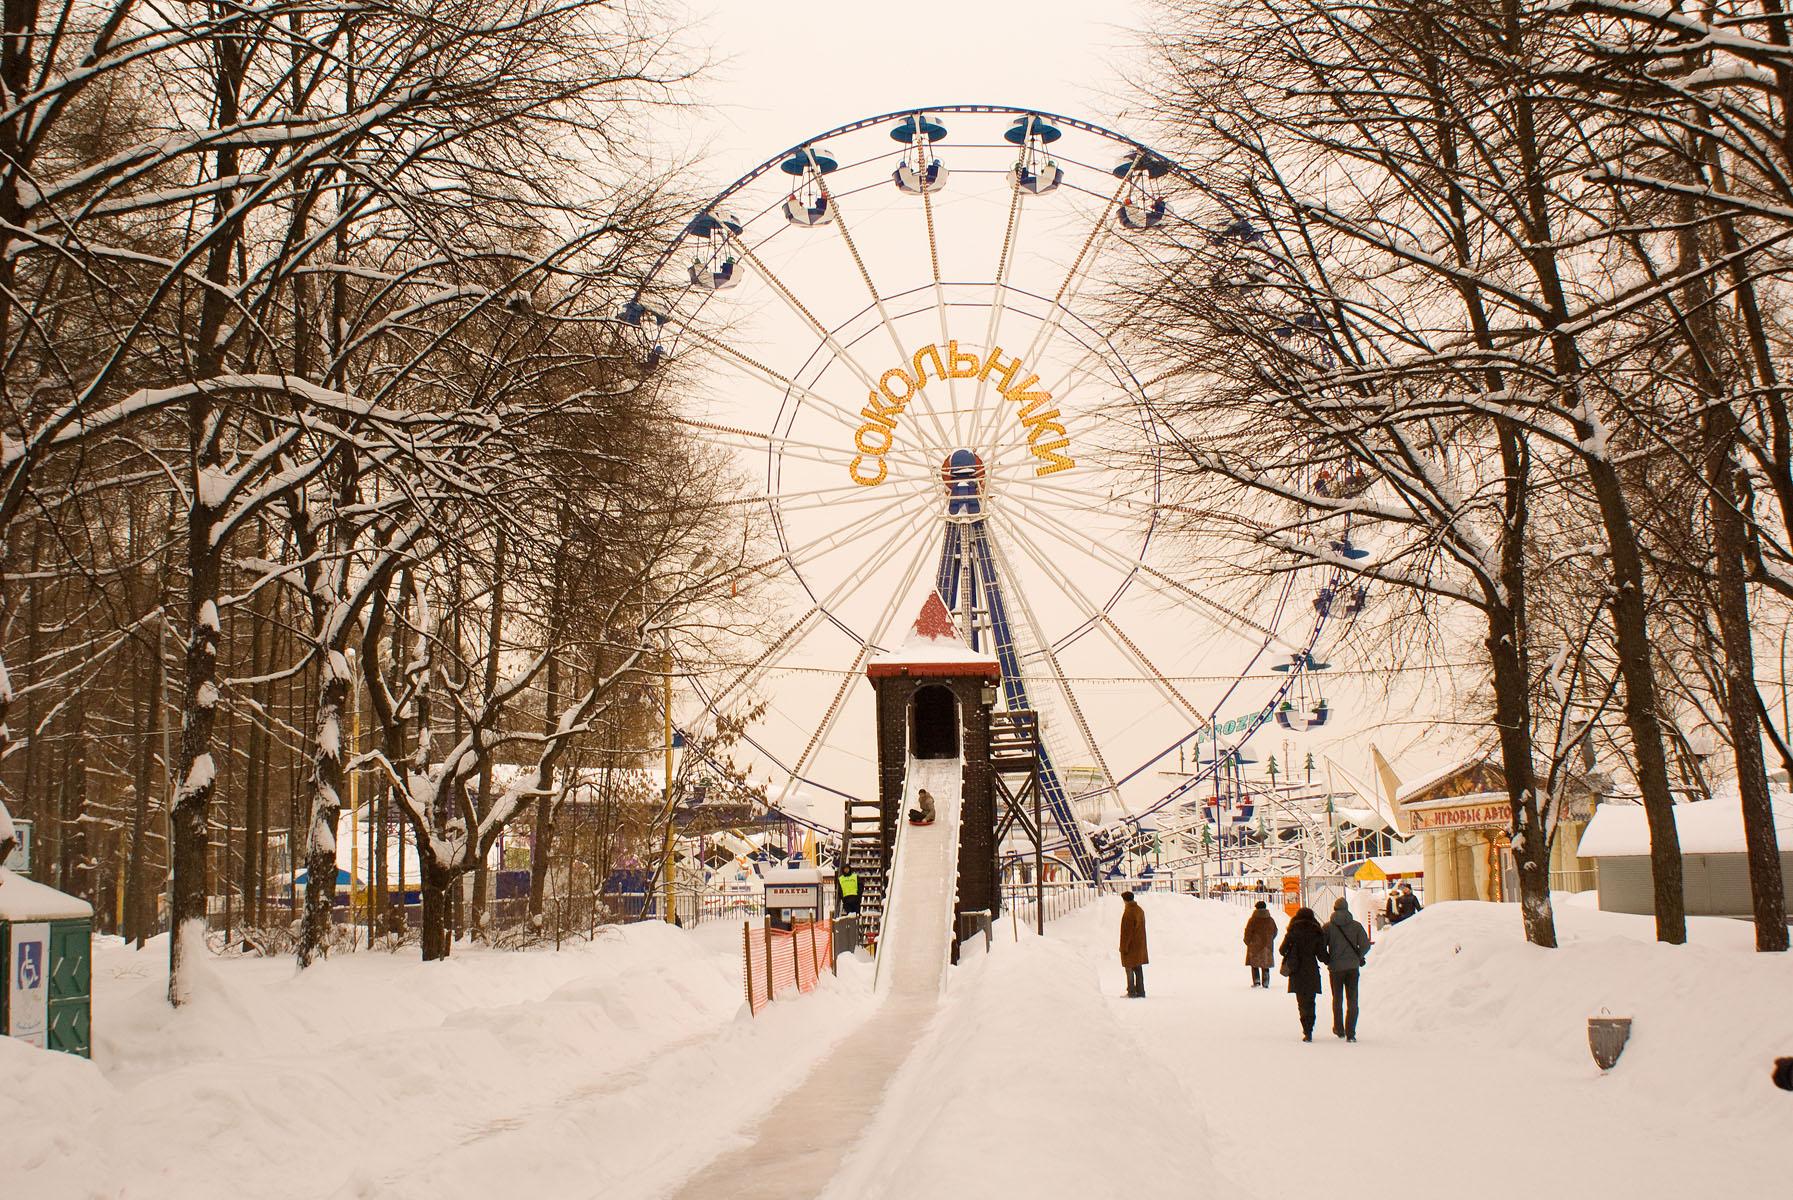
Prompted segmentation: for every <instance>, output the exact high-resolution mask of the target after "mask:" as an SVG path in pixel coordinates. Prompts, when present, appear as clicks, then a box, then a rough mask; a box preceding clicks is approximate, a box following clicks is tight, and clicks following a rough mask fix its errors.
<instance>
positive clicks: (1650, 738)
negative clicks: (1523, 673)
mask: <svg viewBox="0 0 1793 1200" xmlns="http://www.w3.org/2000/svg"><path fill="white" fill-rule="evenodd" d="M1578 432H1579V431H1578ZM1588 432H1589V433H1590V434H1591V433H1592V431H1591V430H1589V431H1588ZM1586 461H1587V466H1588V476H1589V478H1590V480H1591V482H1592V483H1593V485H1594V494H1595V497H1596V499H1597V500H1598V502H1599V505H1600V516H1601V522H1602V524H1603V525H1604V526H1605V529H1606V539H1607V546H1608V549H1609V551H1610V553H1611V558H1612V586H1613V597H1612V623H1613V633H1614V634H1615V635H1616V640H1617V643H1618V655H1619V675H1620V678H1621V679H1623V681H1624V684H1625V727H1626V729H1627V730H1629V731H1630V733H1631V748H1632V754H1633V756H1634V765H1635V767H1636V771H1637V785H1638V790H1639V791H1641V792H1642V793H1643V799H1644V818H1645V820H1646V822H1647V823H1648V825H1649V828H1650V873H1651V875H1652V877H1653V879H1654V882H1655V887H1656V894H1655V909H1656V940H1657V941H1660V942H1669V943H1671V944H1673V945H1677V946H1678V945H1680V944H1681V943H1683V942H1685V941H1686V940H1687V908H1686V899H1685V897H1684V895H1683V892H1682V878H1681V835H1680V833H1679V831H1678V830H1677V829H1676V828H1675V798H1674V793H1673V792H1672V791H1671V790H1670V787H1669V778H1668V755H1667V754H1666V753H1665V752H1664V750H1663V745H1662V721H1661V718H1660V717H1659V716H1658V713H1657V706H1658V701H1657V691H1656V667H1655V664H1654V663H1652V662H1651V661H1650V631H1649V621H1648V617H1647V615H1646V611H1645V605H1644V569H1643V558H1642V556H1641V555H1640V554H1639V552H1638V546H1637V534H1636V531H1635V530H1634V529H1633V528H1632V526H1631V513H1630V509H1629V506H1628V505H1627V504H1626V502H1625V496H1624V491H1623V485H1622V484H1621V483H1620V480H1619V473H1618V471H1617V470H1616V469H1615V468H1614V467H1613V465H1612V463H1611V462H1610V461H1608V460H1607V459H1604V458H1600V457H1597V456H1590V457H1589V458H1588V459H1587V460H1586Z"/></svg>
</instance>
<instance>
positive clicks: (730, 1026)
mask: <svg viewBox="0 0 1793 1200" xmlns="http://www.w3.org/2000/svg"><path fill="white" fill-rule="evenodd" d="M710 932H711V931H709V930H708V929H705V930H701V931H696V932H695V933H687V932H685V931H681V930H678V929H674V928H671V927H669V926H666V925H662V924H657V923H648V924H643V925H634V926H627V927H622V928H619V929H616V930H613V931H611V934H610V936H604V937H600V938H599V940H598V941H596V942H595V943H592V944H589V945H586V944H580V945H577V946H569V947H568V948H567V949H565V950H563V951H562V952H560V953H555V952H552V951H546V950H544V951H539V952H528V953H501V952H496V951H477V950H475V951H469V952H466V953H461V952H457V954H456V955H455V957H454V958H452V959H450V960H449V961H447V962H443V963H434V964H422V963H419V962H418V961H417V959H416V958H415V956H414V953H406V954H400V955H386V954H378V953H375V954H369V953H362V954H355V955H348V956H340V957H338V958H335V959H331V960H327V961H325V962H324V963H322V964H320V965H318V966H316V967H313V968H312V969H311V970H309V971H305V972H303V973H295V971H294V969H293V967H292V965H291V964H290V962H285V961H274V960H265V961H264V960H204V961H203V964H202V968H201V970H200V971H199V972H197V973H196V977H195V979H194V985H195V986H194V999H193V1002H192V1003H191V1004H190V1005H188V1006H186V1007H184V1008H182V1009H181V1010H180V1011H178V1012H176V1011H173V1010H170V1009H169V1008H168V1007H167V1006H166V1003H165V1002H164V1001H163V1000H162V993H163V990H164V988H165V986H166V966H165V964H166V961H167V960H166V943H165V941H159V942H157V943H152V944H151V946H150V947H149V948H148V949H147V950H145V951H144V952H142V953H140V954H139V953H136V952H133V951H131V950H129V949H127V948H124V947H122V946H120V945H118V944H117V943H111V944H109V945H102V946H101V947H100V949H99V951H98V952H97V954H96V964H95V965H96V969H95V978H94V987H95V1020H94V1030H95V1039H96V1042H95V1045H96V1059H95V1062H94V1063H91V1064H90V1063H85V1062H82V1061H80V1060H78V1059H73V1058H69V1057H67V1056H64V1055H55V1054H48V1053H44V1052H41V1051H35V1050H31V1049H30V1048H28V1047H23V1046H18V1045H16V1044H7V1039H3V1038H0V1079H4V1080H5V1086H4V1087H0V1128H5V1129H6V1131H7V1141H8V1154H7V1157H8V1162H7V1172H8V1175H7V1189H6V1194H8V1195H13V1194H17V1195H28V1196H46V1197H52V1196H56V1197H59V1196H71V1197H73V1196H114V1195H128V1196H130V1197H132V1198H133V1200H138V1198H150V1197H164V1196H166V1197H180V1198H182V1200H186V1198H188V1197H194V1196H226V1195H242V1196H255V1197H258V1198H261V1197H288V1196H290V1197H307V1198H313V1197H320V1196H322V1197H333V1196H345V1197H346V1196H356V1197H360V1196H366V1197H381V1198H382V1200H385V1198H404V1197H412V1196H415V1197H429V1198H430V1200H447V1198H450V1197H461V1196H467V1197H473V1196H478V1197H489V1196H492V1195H505V1194H511V1193H513V1192H514V1191H515V1189H516V1187H517V1185H518V1183H519V1181H520V1180H524V1179H527V1180H528V1182H529V1184H530V1187H531V1190H530V1194H531V1195H539V1196H556V1197H558V1196H580V1195H599V1194H606V1193H608V1192H609V1190H610V1189H612V1188H623V1187H627V1188H630V1189H632V1190H633V1191H634V1193H635V1194H651V1193H652V1191H653V1190H654V1189H655V1188H657V1187H662V1186H665V1185H667V1184H669V1183H670V1182H671V1181H672V1180H675V1179H677V1178H679V1177H681V1176H682V1175H684V1174H688V1173H689V1172H690V1170H691V1169H692V1168H693V1163H692V1161H691V1160H692V1159H693V1158H694V1157H695V1158H697V1159H702V1158H705V1157H707V1152H706V1151H705V1150H704V1147H705V1146H706V1145H707V1146H713V1145H715V1144H716V1142H718V1141H720V1140H722V1139H725V1138H727V1137H729V1136H730V1135H731V1134H733V1133H734V1132H736V1131H737V1130H738V1129H739V1128H740V1127H741V1126H743V1125H746V1124H749V1123H751V1121H752V1120H753V1119H754V1118H755V1117H756V1116H757V1115H758V1113H759V1111H760V1110H761V1106H762V1105H763V1104H764V1103H765V1102H766V1101H767V1100H768V1099H769V1098H770V1097H771V1096H774V1095H776V1094H778V1093H780V1092H782V1091H784V1090H788V1088H789V1087H791V1086H792V1085H793V1084H795V1083H796V1081H797V1080H798V1079H800V1078H801V1077H802V1075H803V1073H804V1072H805V1071H806V1070H807V1069H808V1067H809V1065H810V1063H811V1061H812V1060H813V1059H814V1058H815V1056H816V1055H817V1054H819V1053H821V1052H822V1051H824V1050H825V1049H826V1048H827V1047H828V1046H829V1045H831V1044H832V1042H833V1041H835V1040H837V1039H838V1038H839V1037H841V1036H843V1035H844V1034H845V1033H846V1032H847V1031H848V1030H850V1029H851V1028H852V1027H854V1026H855V1025H857V1024H858V1023H859V1022H860V1021H861V1020H862V1019H863V1018H864V1016H865V1014H866V1013H867V1012H868V1011H870V1008H871V1003H870V986H869V972H868V971H866V970H864V969H863V968H860V967H858V965H857V964H853V965H852V966H849V965H848V964H843V974H842V976H841V977H840V978H839V979H838V980H836V979H829V980H828V981H827V982H826V983H825V984H824V986H823V987H822V988H821V989H820V990H819V991H818V992H816V993H814V994H812V995H811V996H809V997H805V998H804V999H803V1000H802V1001H800V1002H787V1003H782V1004H779V1005H774V1006H773V1007H772V1009H770V1010H768V1012H767V1013H764V1014H762V1015H761V1017H760V1018H759V1019H758V1020H757V1021H755V1020H751V1019H750V1018H749V1017H748V1016H747V1015H746V1011H745V1004H744V998H743V995H742V992H741V983H740V973H739V972H740V965H739V953H740V952H739V929H738V927H737V928H735V929H734V930H733V934H734V936H733V937H732V938H730V937H727V936H725V935H716V936H706V935H708V934H710ZM724 933H725V934H726V931H724ZM21 1186H22V1191H15V1190H13V1189H15V1188H19V1187H21Z"/></svg>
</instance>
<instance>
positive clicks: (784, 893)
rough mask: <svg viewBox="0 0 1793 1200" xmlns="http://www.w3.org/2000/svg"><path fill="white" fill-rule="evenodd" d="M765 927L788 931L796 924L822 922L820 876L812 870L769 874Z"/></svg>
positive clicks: (797, 869) (766, 877) (794, 870)
mask: <svg viewBox="0 0 1793 1200" xmlns="http://www.w3.org/2000/svg"><path fill="white" fill-rule="evenodd" d="M765 884H766V924H768V925H770V926H772V927H773V928H774V929H789V928H790V927H791V926H792V925H794V924H797V923H799V922H808V921H819V920H821V919H822V916H823V910H822V886H823V885H822V873H821V872H820V871H819V870H816V869H815V868H814V867H784V868H781V869H779V870H776V871H768V872H766V875H765Z"/></svg>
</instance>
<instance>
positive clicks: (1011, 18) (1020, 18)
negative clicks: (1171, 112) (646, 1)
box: [689, 0, 1149, 184]
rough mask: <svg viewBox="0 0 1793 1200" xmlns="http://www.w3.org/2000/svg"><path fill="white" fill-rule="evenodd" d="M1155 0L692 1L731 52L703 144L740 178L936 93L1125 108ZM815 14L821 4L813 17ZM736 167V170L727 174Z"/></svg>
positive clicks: (1062, 107) (702, 123)
mask: <svg viewBox="0 0 1793 1200" xmlns="http://www.w3.org/2000/svg"><path fill="white" fill-rule="evenodd" d="M1148 7H1149V5H1148V4H1147V3H1146V2H1145V0H1106V2H1105V3H1100V4H1096V3H1087V2H1085V3H1072V2H1070V0H906V2H905V3H902V4H885V3H871V2H868V0H833V2H832V3H827V4H806V3H802V2H801V0H799V2H797V3H780V4H766V3H760V2H758V0H726V2H725V3H717V2H716V0H691V2H690V4H689V11H690V13H691V14H692V15H691V23H692V32H693V34H694V36H695V39H696V40H698V41H700V42H703V43H707V44H708V45H709V46H710V47H711V48H712V52H713V53H714V55H715V56H716V57H717V59H718V60H720V61H719V65H718V66H717V68H716V69H715V70H714V71H713V72H712V74H711V78H710V79H709V81H708V83H707V84H705V85H704V86H703V88H702V94H703V96H704V97H705V98H706V99H707V100H708V101H709V102H711V103H712V104H713V105H714V106H715V107H714V109H713V110H710V111H708V112H705V113H704V114H703V115H702V117H701V118H700V120H699V122H698V127H697V130H696V131H695V132H696V135H697V137H698V138H699V139H700V140H699V141H698V144H699V145H700V146H704V147H706V148H707V150H708V154H707V157H708V158H709V160H710V162H711V163H712V164H713V168H714V169H715V170H716V171H717V173H718V174H719V175H720V176H721V178H719V180H718V183H719V184H720V183H726V182H727V181H728V180H729V179H731V178H733V177H734V176H735V175H739V174H741V173H744V172H745V171H747V170H748V169H749V168H751V167H753V166H754V165H756V164H758V163H759V162H762V161H763V160H765V159H767V158H770V157H771V156H772V155H774V154H775V153H777V152H778V151H780V150H782V149H784V148H785V147H787V146H790V145H794V144H795V143H797V142H799V141H802V140H804V139H805V138H806V137H808V136H809V135H811V134H815V133H820V132H822V131H823V130H826V129H830V128H833V127H834V126H836V125H842V124H845V123H847V122H849V121H852V120H855V119H857V118H859V117H868V116H875V115H877V114H878V113H882V112H889V111H891V110H894V109H899V108H906V107H912V106H916V105H923V104H942V103H963V104H982V103H997V104H1013V105H1019V106H1027V107H1034V108H1040V109H1044V110H1047V111H1051V112H1060V113H1064V114H1066V115H1070V116H1083V117H1089V118H1091V119H1095V120H1102V119H1105V118H1113V117H1114V116H1115V115H1116V113H1117V110H1118V109H1119V108H1120V107H1121V105H1122V104H1123V103H1124V102H1125V101H1124V96H1125V92H1126V78H1127V75H1128V73H1129V70H1130V68H1129V64H1130V63H1131V62H1133V61H1135V59H1136V55H1135V53H1134V51H1133V49H1132V45H1133V43H1134V42H1136V40H1137V38H1138V32H1137V31H1138V27H1139V24H1140V22H1141V21H1142V20H1143V19H1144V14H1145V12H1146V10H1147V8H1148ZM806 14H813V15H806ZM724 172H726V174H724Z"/></svg>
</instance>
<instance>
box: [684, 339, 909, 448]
mask: <svg viewBox="0 0 1793 1200" xmlns="http://www.w3.org/2000/svg"><path fill="white" fill-rule="evenodd" d="M666 321H667V324H669V325H678V326H679V328H680V329H682V330H683V331H684V332H685V333H686V334H687V335H689V336H690V337H691V338H692V339H694V340H695V341H696V342H697V343H698V344H699V345H701V346H703V347H704V348H705V349H707V350H709V351H710V352H711V353H713V354H714V355H716V356H717V357H718V358H720V359H721V360H722V361H724V362H727V363H730V364H732V365H733V366H736V367H739V368H741V369H742V371H743V373H745V374H746V375H747V376H748V377H749V378H752V379H754V380H755V381H757V382H759V383H762V384H765V385H767V386H769V387H772V388H774V389H777V390H779V391H790V392H795V393H796V394H797V395H799V396H802V397H803V398H804V399H805V400H808V401H810V402H811V403H813V404H815V405H816V406H817V407H818V408H819V409H821V410H822V411H823V412H824V413H825V414H826V415H827V416H829V417H831V418H833V419H834V420H835V421H836V422H838V423H839V424H840V425H841V426H842V427H844V428H846V429H848V430H856V429H858V428H859V426H860V425H861V424H862V423H863V422H864V420H865V418H864V417H862V416H861V415H859V414H858V413H853V412H849V411H847V410H846V409H845V408H843V407H841V406H840V405H839V404H836V403H835V402H834V401H832V400H830V399H828V397H826V396H824V395H822V394H821V393H819V392H816V391H813V390H811V389H810V388H807V387H805V386H804V385H803V384H801V383H798V382H797V381H796V380H794V379H792V378H790V377H789V376H786V375H782V374H780V373H779V372H777V371H775V370H773V369H772V368H771V367H768V366H767V365H766V364H765V363H763V362H760V361H759V360H758V359H756V358H754V357H753V356H752V355H750V354H747V353H745V352H744V351H741V350H737V349H735V347H733V346H731V345H729V344H728V343H726V342H724V341H721V340H719V339H717V338H713V337H711V336H710V335H709V334H707V333H705V332H704V331H703V330H701V329H698V328H697V327H696V326H694V325H691V324H688V323H684V322H680V321H678V320H677V319H676V318H673V317H668V318H667V319H666ZM874 386H875V385H874Z"/></svg>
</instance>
